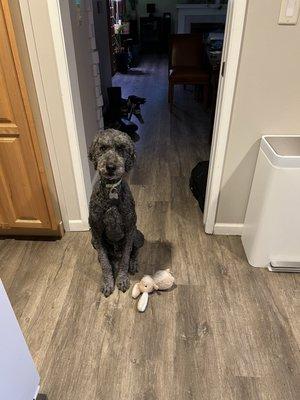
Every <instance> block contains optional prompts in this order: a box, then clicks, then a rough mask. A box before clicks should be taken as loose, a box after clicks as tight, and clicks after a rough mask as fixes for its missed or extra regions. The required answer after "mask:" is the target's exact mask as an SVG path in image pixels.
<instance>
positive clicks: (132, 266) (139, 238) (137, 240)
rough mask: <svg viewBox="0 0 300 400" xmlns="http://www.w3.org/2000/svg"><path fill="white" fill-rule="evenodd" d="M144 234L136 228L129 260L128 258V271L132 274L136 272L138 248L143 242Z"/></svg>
mask: <svg viewBox="0 0 300 400" xmlns="http://www.w3.org/2000/svg"><path fill="white" fill-rule="evenodd" d="M144 241H145V239H144V235H143V234H142V232H141V231H139V230H138V229H137V230H136V234H135V237H134V240H133V246H132V250H131V254H130V260H129V273H130V274H132V275H134V274H135V273H137V272H138V254H139V250H140V248H141V247H142V246H143V244H144Z"/></svg>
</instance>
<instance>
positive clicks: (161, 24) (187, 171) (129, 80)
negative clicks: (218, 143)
mask: <svg viewBox="0 0 300 400" xmlns="http://www.w3.org/2000/svg"><path fill="white" fill-rule="evenodd" d="M112 3H114V2H111V4H112ZM169 3H170V4H168V7H167V8H163V7H162V6H160V5H159V4H154V3H153V4H152V5H151V7H150V5H149V4H148V5H147V4H143V3H142V2H141V3H140V4H139V5H137V4H135V5H134V6H133V7H134V9H133V8H132V5H131V4H129V2H119V5H118V7H119V8H118V9H119V10H122V11H121V12H119V14H118V18H117V16H116V13H115V14H114V10H115V8H113V7H111V8H110V10H111V12H112V17H113V19H114V21H115V25H114V30H113V35H114V37H111V40H115V39H114V38H115V37H117V39H116V40H115V41H116V42H117V43H118V44H119V50H118V49H115V50H114V51H116V52H118V51H119V52H123V53H125V57H123V65H118V63H116V71H115V72H114V74H113V78H112V84H113V86H115V87H120V88H121V91H122V98H123V99H124V100H127V99H128V97H129V96H130V95H135V96H138V97H141V98H146V104H145V105H143V106H141V112H142V117H143V119H144V121H145V123H144V124H141V123H140V121H138V120H137V119H134V117H132V119H131V121H132V122H133V123H134V124H136V125H137V132H138V135H139V137H140V140H139V142H137V147H138V149H139V150H140V152H139V161H138V162H140V163H141V164H139V165H138V167H137V169H138V170H139V172H138V175H139V176H143V175H145V178H144V180H148V178H147V177H146V176H147V174H148V175H149V170H148V167H149V165H154V166H157V168H160V166H161V165H164V168H165V169H166V176H165V177H164V179H165V178H166V177H167V178H169V181H168V180H167V179H166V180H165V181H164V183H165V184H162V181H161V178H158V177H157V178H158V179H157V181H155V179H156V178H154V177H153V176H152V177H149V180H150V181H152V186H154V185H155V184H156V185H157V190H158V192H159V190H161V188H162V187H163V188H164V190H166V191H168V192H170V193H171V192H172V190H173V189H172V185H173V182H174V179H173V178H177V177H180V178H181V185H179V186H181V189H180V190H181V192H182V193H186V195H187V197H186V198H185V199H184V201H185V202H188V203H189V204H190V205H191V206H192V205H193V206H194V207H197V201H195V199H194V198H193V195H192V193H191V191H190V188H189V186H190V178H191V172H192V170H193V169H194V168H195V167H196V166H198V167H197V168H198V169H200V178H201V181H200V182H199V188H200V189H201V193H200V196H198V197H197V200H198V201H199V205H200V208H201V209H202V211H201V212H200V216H199V217H198V218H199V219H200V220H203V216H202V213H203V211H204V200H205V189H206V179H207V176H208V169H209V168H208V165H209V160H210V155H211V154H213V152H211V144H212V136H213V131H214V125H215V124H214V122H215V111H216V104H217V94H218V83H219V76H220V70H221V66H222V65H223V61H224V60H222V48H223V43H224V37H225V25H226V15H227V10H230V9H231V8H230V7H231V5H230V4H229V5H228V4H227V1H215V2H211V4H196V5H188V4H185V5H177V4H176V2H169ZM229 3H231V2H229ZM228 21H230V18H228V17H227V23H228ZM131 27H133V28H132V29H131ZM110 32H112V30H111V29H110V30H109V35H110ZM124 32H126V33H124ZM189 35H190V36H193V35H194V36H197V37H199V40H201V41H202V42H203V48H202V49H201V51H202V57H203V62H202V64H203V66H204V68H205V70H206V71H207V73H208V75H209V82H208V86H209V89H208V96H207V97H208V98H205V92H204V87H203V86H202V85H201V84H199V85H198V84H189V81H187V83H186V84H183V85H176V86H175V91H174V104H173V105H172V109H171V110H170V108H169V105H168V96H167V94H168V74H169V72H170V68H169V66H170V56H171V51H172V49H170V47H169V43H170V37H173V38H174V37H175V38H176V37H182V36H186V37H188V36H189ZM117 55H118V53H117V54H115V57H116V56H117ZM124 60H125V61H124ZM124 64H125V65H124ZM223 69H224V65H223ZM223 73H224V71H223ZM213 143H214V142H213ZM166 147H168V150H166ZM146 149H147V150H146ZM149 149H150V152H149ZM144 153H145V154H144ZM134 176H135V173H134V172H133V178H132V179H133V180H132V183H133V184H134V181H135V180H136V178H134ZM150 176H151V172H150ZM175 180H176V179H175ZM155 182H156V183H155ZM170 182H171V184H170ZM153 190H154V191H156V189H155V188H154V187H153ZM208 233H212V232H208Z"/></svg>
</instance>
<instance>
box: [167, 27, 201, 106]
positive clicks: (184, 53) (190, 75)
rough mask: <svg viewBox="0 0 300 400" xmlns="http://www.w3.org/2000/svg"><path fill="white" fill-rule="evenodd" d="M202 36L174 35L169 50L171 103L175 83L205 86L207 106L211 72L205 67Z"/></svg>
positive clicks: (171, 102)
mask: <svg viewBox="0 0 300 400" xmlns="http://www.w3.org/2000/svg"><path fill="white" fill-rule="evenodd" d="M203 55H204V53H203V41H202V36H201V35H197V34H177V35H172V36H171V40H170V51H169V96H168V97H169V103H170V107H172V105H173V98H174V86H175V85H188V84H190V85H201V86H203V97H204V104H205V106H207V102H208V90H209V73H208V72H207V70H206V68H205V63H204V60H205V59H204V56H203Z"/></svg>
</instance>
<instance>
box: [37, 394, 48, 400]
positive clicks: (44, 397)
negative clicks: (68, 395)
mask: <svg viewBox="0 0 300 400" xmlns="http://www.w3.org/2000/svg"><path fill="white" fill-rule="evenodd" d="M36 400H48V397H47V395H45V394H39V395H38V397H37V398H36Z"/></svg>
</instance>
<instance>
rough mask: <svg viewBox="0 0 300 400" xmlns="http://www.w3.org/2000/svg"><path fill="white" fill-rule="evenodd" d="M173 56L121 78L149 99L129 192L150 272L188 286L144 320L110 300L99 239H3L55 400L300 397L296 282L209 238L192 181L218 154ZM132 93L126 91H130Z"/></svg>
mask: <svg viewBox="0 0 300 400" xmlns="http://www.w3.org/2000/svg"><path fill="white" fill-rule="evenodd" d="M166 65H167V63H166V60H165V59H164V58H156V59H154V58H148V59H145V60H144V62H143V63H142V65H141V66H140V67H139V69H138V71H136V72H135V74H133V73H131V74H128V75H127V76H118V77H117V78H116V80H115V84H121V85H122V86H123V87H124V90H123V94H124V96H125V95H128V94H137V95H142V96H146V97H147V104H146V105H145V106H144V107H143V114H144V118H145V125H144V126H142V127H141V129H140V134H141V140H140V142H139V143H138V145H137V147H138V160H137V164H136V166H135V168H134V170H133V172H132V173H131V176H130V183H131V187H132V190H133V193H134V196H135V198H136V203H137V214H138V225H139V227H140V228H141V229H142V230H143V232H144V234H145V237H146V243H145V246H144V247H143V249H142V252H141V257H140V264H141V273H140V274H139V276H141V274H143V273H149V272H150V273H152V272H153V271H155V270H156V269H159V268H166V267H171V268H172V270H173V272H174V274H175V276H176V279H177V287H176V288H175V289H174V290H172V291H169V292H167V293H162V294H161V295H158V294H155V295H152V296H151V298H150V304H149V308H148V309H147V311H146V313H145V314H138V313H137V311H136V301H135V300H133V299H131V297H130V293H129V292H128V293H126V294H123V293H120V292H118V291H115V293H114V294H113V295H112V296H111V297H109V298H108V299H105V298H104V297H103V296H101V294H100V292H99V283H100V278H101V272H100V268H99V266H98V262H97V256H96V252H95V251H94V250H93V249H92V247H91V245H90V234H89V232H85V233H68V234H66V235H65V237H64V238H63V239H62V240H60V241H52V242H45V241H23V240H1V241H0V276H1V278H2V280H3V283H4V285H5V287H6V289H7V291H8V294H9V297H10V299H11V301H12V304H13V307H14V310H15V312H16V315H17V317H18V320H19V321H20V324H21V327H22V329H23V332H24V335H25V337H26V340H27V342H28V344H29V347H30V350H31V352H32V354H33V357H34V360H35V362H36V364H37V367H38V370H39V372H40V374H41V378H42V382H41V391H42V392H43V393H47V394H48V398H49V400H77V399H78V400H79V399H80V400H85V399H86V400H99V399H100V400H138V399H141V400H171V399H172V400H173V399H175V400H193V399H194V400H195V399H197V400H200V399H201V400H202V399H203V400H204V399H205V400H222V399H224V400H229V399H236V400H267V399H268V400H292V399H293V400H296V399H299V398H300V394H299V393H300V392H299V376H300V375H299V369H300V363H299V358H300V357H299V338H300V326H299V278H300V277H299V275H298V276H297V275H295V274H294V275H293V274H275V273H270V272H268V271H266V270H262V269H253V268H251V267H250V266H248V264H247V262H246V259H245V255H244V252H243V249H242V245H241V241H240V239H239V238H237V237H226V236H223V237H221V236H219V237H213V236H208V235H205V233H204V231H203V226H202V214H201V212H200V211H199V209H198V207H197V204H196V202H195V200H194V199H193V197H192V195H191V193H190V191H189V188H188V180H189V175H190V171H191V169H192V167H193V166H194V165H195V164H196V162H197V161H199V160H201V159H202V160H203V159H206V158H207V157H208V155H209V145H208V135H207V128H208V117H207V114H206V113H205V112H204V111H202V110H201V107H200V106H199V104H197V103H195V102H194V100H193V95H192V93H190V92H189V91H183V90H182V89H178V90H176V107H175V108H174V114H173V115H172V116H170V114H169V112H168V106H167V102H166V90H167V85H166V76H167V70H166ZM125 86H126V88H125Z"/></svg>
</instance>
